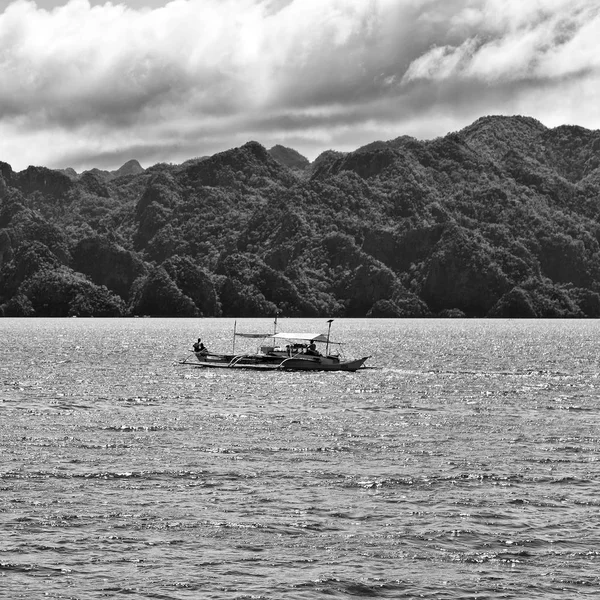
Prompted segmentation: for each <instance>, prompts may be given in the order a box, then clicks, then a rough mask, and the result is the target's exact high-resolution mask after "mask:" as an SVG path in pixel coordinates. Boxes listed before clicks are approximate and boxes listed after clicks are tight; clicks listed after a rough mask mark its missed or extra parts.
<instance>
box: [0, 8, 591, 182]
mask: <svg viewBox="0 0 600 600" xmlns="http://www.w3.org/2000/svg"><path fill="white" fill-rule="evenodd" d="M599 40H600V2H598V0H173V1H171V2H167V1H166V0H162V1H161V0H112V1H111V2H104V1H98V0H68V1H67V0H37V1H33V0H0V160H1V161H4V162H8V163H9V164H11V165H12V167H13V169H15V170H21V169H24V168H26V167H27V166H28V165H30V164H34V165H45V166H49V167H56V168H61V167H67V166H71V167H73V168H75V169H76V170H78V171H81V170H83V169H86V168H90V167H93V166H96V167H99V168H108V169H116V168H118V167H119V166H121V164H123V163H124V162H126V161H127V160H129V159H131V158H136V159H138V160H139V161H140V163H141V164H142V165H143V166H144V167H148V166H150V165H152V164H155V163H156V162H173V163H179V162H182V161H184V160H186V159H188V158H192V157H196V156H203V155H207V154H213V153H214V152H218V151H222V150H225V149H227V148H231V147H234V146H239V145H241V144H244V143H245V142H247V141H249V140H256V141H258V142H260V143H262V144H263V145H264V146H266V147H267V148H269V147H271V146H272V145H274V144H283V145H285V146H289V147H292V148H295V149H296V150H298V151H299V152H301V153H302V154H304V155H305V156H306V157H308V158H309V159H311V160H312V159H314V158H315V157H316V156H317V155H318V154H319V153H320V152H322V151H324V150H327V149H330V148H331V149H336V150H353V149H355V148H357V147H359V146H361V145H363V144H366V143H369V142H371V141H374V140H377V139H383V140H389V139H393V138H395V137H397V136H399V135H412V136H415V137H417V138H419V139H426V138H432V137H436V136H440V135H445V134H446V133H448V132H450V131H456V130H458V129H460V128H462V127H464V126H466V125H468V124H470V123H472V122H473V121H474V120H476V119H477V118H479V117H480V116H484V115H490V114H506V115H512V114H522V115H529V116H533V117H535V118H537V119H539V120H540V121H541V122H542V123H544V124H545V125H547V126H549V127H554V126H556V125H560V124H577V125H582V126H584V127H587V128H590V129H598V128H600V110H599V107H600V41H599Z"/></svg>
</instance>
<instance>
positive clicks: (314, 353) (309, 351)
mask: <svg viewBox="0 0 600 600" xmlns="http://www.w3.org/2000/svg"><path fill="white" fill-rule="evenodd" d="M306 354H310V355H311V356H319V353H318V352H317V345H316V344H315V340H310V344H309V345H308V348H307V349H306Z"/></svg>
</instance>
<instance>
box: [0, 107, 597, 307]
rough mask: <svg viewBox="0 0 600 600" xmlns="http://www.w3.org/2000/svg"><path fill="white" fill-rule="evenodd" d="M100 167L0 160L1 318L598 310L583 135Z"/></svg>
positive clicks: (592, 194) (587, 142)
mask: <svg viewBox="0 0 600 600" xmlns="http://www.w3.org/2000/svg"><path fill="white" fill-rule="evenodd" d="M111 173H113V174H114V173H115V172H111ZM117 173H119V175H114V176H111V177H105V176H104V175H103V173H102V172H96V171H93V170H92V171H88V172H86V173H83V174H82V175H79V176H77V178H73V177H70V176H69V173H64V172H59V171H53V170H50V169H45V168H44V167H29V168H28V169H26V170H25V171H22V172H19V173H15V172H14V171H13V170H12V168H11V167H10V165H8V164H7V163H0V314H4V315H7V316H10V315H39V316H44V315H56V316H58V315H69V314H76V315H81V316H85V315H98V316H100V315H135V314H140V315H144V314H149V315H178V316H198V315H204V316H220V315H223V316H248V317H251V316H266V315H269V316H270V315H272V314H273V313H274V312H275V311H276V310H278V311H280V312H281V313H282V314H284V315H288V316H305V317H315V316H347V317H360V316H372V317H403V316H407V317H408V316H410V317H427V316H442V317H444V316H448V317H452V316H469V317H598V316H600V132H598V131H590V130H586V129H584V128H581V127H577V126H568V125H565V126H560V127H556V128H547V127H545V126H544V125H543V124H541V123H540V122H538V121H536V120H535V119H532V118H530V117H521V116H515V117H496V116H490V117H483V118H481V119H478V120H477V121H476V122H475V123H473V124H471V125H469V126H468V127H465V128H464V129H462V130H460V131H457V132H453V133H450V134H448V135H446V136H443V137H440V138H437V139H434V140H429V141H420V140H417V139H415V138H411V137H408V136H402V137H398V138H396V139H392V140H387V141H385V140H379V141H374V142H372V143H371V144H368V145H366V146H363V147H361V148H358V149H357V150H355V151H354V152H345V153H341V152H336V151H332V150H331V151H327V152H324V153H323V154H322V155H321V156H319V157H318V158H317V159H316V160H315V161H314V163H312V164H310V163H308V161H307V160H306V159H304V157H302V156H301V155H299V154H298V153H296V152H295V151H294V150H291V149H289V148H284V147H282V146H275V147H273V148H271V149H270V150H266V149H265V148H264V147H263V146H261V145H260V144H259V143H257V142H248V143H247V144H245V145H244V146H241V147H239V148H233V149H231V150H228V151H226V152H221V153H219V154H215V155H213V156H210V157H202V158H199V159H191V160H189V161H186V162H184V163H183V164H181V165H167V164H163V163H161V164H157V165H154V166H152V167H149V168H148V169H145V170H144V169H142V167H141V166H140V165H139V164H138V163H135V162H134V161H131V162H130V163H126V165H124V166H123V167H122V168H121V169H119V170H118V171H117Z"/></svg>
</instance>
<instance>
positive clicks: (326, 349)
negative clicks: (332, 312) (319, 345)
mask: <svg viewBox="0 0 600 600" xmlns="http://www.w3.org/2000/svg"><path fill="white" fill-rule="evenodd" d="M327 322H328V323H329V329H328V330H327V345H326V346H325V356H329V334H330V333H331V324H332V323H333V319H329V321H327Z"/></svg>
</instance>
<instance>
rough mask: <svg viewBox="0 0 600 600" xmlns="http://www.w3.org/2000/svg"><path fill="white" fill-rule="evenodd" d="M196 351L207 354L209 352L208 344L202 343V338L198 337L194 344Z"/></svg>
mask: <svg viewBox="0 0 600 600" xmlns="http://www.w3.org/2000/svg"><path fill="white" fill-rule="evenodd" d="M194 352H201V353H202V354H206V353H207V352H208V350H207V349H206V346H205V345H204V344H203V343H202V339H201V338H198V341H197V342H196V343H195V344H194Z"/></svg>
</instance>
